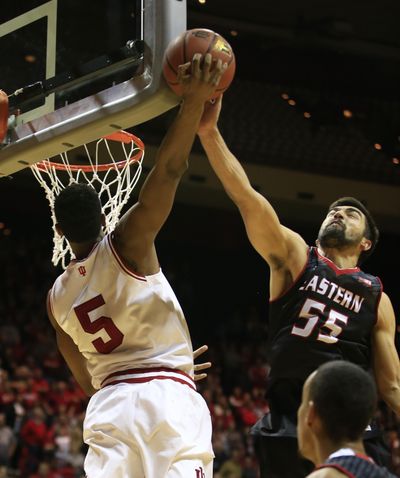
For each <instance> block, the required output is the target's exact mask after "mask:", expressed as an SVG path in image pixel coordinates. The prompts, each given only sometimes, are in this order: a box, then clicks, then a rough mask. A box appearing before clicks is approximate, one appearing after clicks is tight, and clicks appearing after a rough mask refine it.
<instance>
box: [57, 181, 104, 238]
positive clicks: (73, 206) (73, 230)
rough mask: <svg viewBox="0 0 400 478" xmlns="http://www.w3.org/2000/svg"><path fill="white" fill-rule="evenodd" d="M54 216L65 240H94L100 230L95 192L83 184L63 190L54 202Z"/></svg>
mask: <svg viewBox="0 0 400 478" xmlns="http://www.w3.org/2000/svg"><path fill="white" fill-rule="evenodd" d="M54 214H55V216H56V220H57V222H58V224H59V225H60V227H61V229H62V231H63V233H64V235H65V237H66V239H67V240H68V241H72V242H86V241H90V240H95V239H96V238H97V237H98V235H99V232H100V230H101V214H102V208H101V202H100V198H99V196H98V194H97V192H96V190H95V189H94V188H93V187H92V186H89V185H88V184H83V183H73V184H70V185H69V186H67V187H66V188H65V189H63V190H62V191H61V192H60V194H59V195H58V196H57V197H56V199H55V201H54Z"/></svg>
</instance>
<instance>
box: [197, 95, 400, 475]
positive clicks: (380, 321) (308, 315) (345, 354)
mask: <svg viewBox="0 0 400 478" xmlns="http://www.w3.org/2000/svg"><path fill="white" fill-rule="evenodd" d="M220 110H221V98H220V99H219V100H218V101H216V102H215V103H214V104H207V105H206V107H205V110H204V114H203V118H202V121H201V123H200V127H199V130H198V136H199V138H200V141H201V143H202V145H203V148H204V150H205V152H206V154H207V156H208V159H209V161H210V163H211V166H212V167H213V169H214V171H215V173H216V174H217V176H218V178H219V179H220V180H221V182H222V184H223V186H224V188H225V190H226V192H227V193H228V195H229V196H230V198H231V199H232V200H233V202H234V203H235V204H236V206H237V207H238V209H239V211H240V214H241V216H242V218H243V221H244V224H245V227H246V231H247V235H248V238H249V240H250V242H251V244H252V245H253V247H254V248H255V250H256V251H257V252H258V253H259V254H260V255H261V257H262V258H263V259H264V260H265V261H266V262H267V264H268V265H269V268H270V284H269V294H270V311H269V333H268V361H269V364H270V375H269V377H268V380H269V383H268V387H267V398H268V402H269V407H270V413H268V414H267V415H266V416H264V417H263V418H262V419H260V420H259V421H258V423H257V424H256V425H255V426H254V427H253V428H252V434H253V435H254V438H255V449H256V452H257V455H258V459H259V463H260V468H261V477H262V478H264V477H268V478H275V477H278V478H286V477H287V478H303V477H304V476H306V475H307V474H308V473H309V472H310V471H311V470H312V469H313V465H312V464H311V463H310V462H308V461H306V460H303V459H300V458H299V456H298V452H297V438H296V437H297V431H296V425H297V409H298V407H299V405H300V402H301V391H302V387H303V384H304V382H305V380H306V378H307V377H308V375H309V374H310V373H311V372H312V371H314V370H315V369H316V368H317V367H318V366H319V365H321V364H323V363H325V362H328V361H331V360H338V359H340V360H347V361H350V362H353V363H355V364H357V365H359V366H361V367H362V368H364V369H365V370H371V373H374V374H375V379H376V382H377V386H378V391H379V394H380V396H381V397H382V399H383V400H384V401H385V402H386V403H387V404H388V406H389V407H390V408H391V409H392V410H394V412H395V413H396V414H397V415H398V416H400V366H399V358H398V355H397V351H396V347H395V343H394V336H395V316H394V311H393V307H392V304H391V302H390V299H389V297H388V296H387V295H386V294H385V293H384V292H383V291H382V285H381V282H380V280H379V279H378V278H377V277H374V276H372V275H370V274H366V273H364V272H363V271H362V270H361V269H360V268H359V266H360V264H361V263H362V262H363V260H365V259H366V258H367V257H368V256H369V255H370V254H371V253H372V251H373V250H374V248H375V246H376V243H377V241H378V236H379V232H378V229H377V228H376V225H375V223H374V220H373V218H372V217H371V215H370V213H369V212H368V210H367V209H366V208H365V206H364V205H363V204H362V203H361V202H359V201H358V200H357V199H354V198H341V199H339V200H338V201H335V202H334V203H333V204H331V205H330V206H329V208H328V211H327V215H326V217H325V219H324V220H323V222H322V225H321V228H320V231H319V234H318V240H317V241H316V247H310V246H309V245H307V244H306V243H305V241H304V240H303V238H302V237H301V236H300V235H299V234H297V233H296V232H294V231H292V230H290V229H288V228H287V227H285V226H284V225H282V224H281V223H280V221H279V218H278V216H277V214H276V212H275V210H274V209H273V208H272V206H271V204H270V203H269V202H268V201H267V199H266V198H265V197H264V196H263V195H262V194H260V193H258V192H257V191H256V190H255V189H254V188H253V187H252V186H251V184H250V181H249V179H248V177H247V176H246V173H245V171H244V169H243V168H242V166H241V165H240V163H239V161H238V160H237V159H236V158H235V156H234V155H233V154H232V153H231V151H230V150H229V148H228V147H227V145H226V143H225V141H224V139H223V138H222V136H221V134H220V132H219V130H218V126H217V122H218V118H219V113H220ZM365 439H366V442H365V446H366V448H367V450H368V454H370V455H371V456H373V458H374V460H375V461H376V462H377V463H386V460H388V459H389V457H390V454H389V452H388V450H387V449H386V450H385V447H384V444H383V443H381V444H379V443H380V441H381V432H380V430H379V429H378V428H377V427H376V426H374V424H373V423H372V424H371V425H370V426H369V427H368V431H367V432H366V434H365ZM381 445H382V448H381V449H380V448H379V449H378V446H379V447H380V446H381ZM375 447H376V449H374V448H375Z"/></svg>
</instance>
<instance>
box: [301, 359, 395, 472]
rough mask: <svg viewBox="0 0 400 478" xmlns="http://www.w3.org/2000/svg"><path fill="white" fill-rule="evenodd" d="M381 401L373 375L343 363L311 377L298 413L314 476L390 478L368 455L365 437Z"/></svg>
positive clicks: (321, 369) (323, 367) (331, 364)
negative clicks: (378, 399) (313, 465)
mask: <svg viewBox="0 0 400 478" xmlns="http://www.w3.org/2000/svg"><path fill="white" fill-rule="evenodd" d="M376 403H377V394H376V387H375V383H374V381H373V379H372V378H371V375H370V374H368V373H367V372H365V371H364V370H363V369H362V368H361V367H359V366H357V365H354V364H352V363H350V362H346V361H343V360H340V361H337V360H335V361H332V362H328V363H325V364H324V365H321V366H320V367H319V368H318V369H317V370H316V371H315V372H312V373H311V375H310V376H309V377H308V378H307V380H306V382H305V384H304V386H303V394H302V401H301V405H300V408H299V410H298V437H299V449H300V452H301V453H302V455H303V456H305V457H307V458H308V459H309V460H311V461H312V462H313V463H315V465H316V468H315V471H314V472H312V473H311V474H310V475H309V478H344V477H346V476H347V477H351V478H391V477H394V475H392V474H390V473H389V471H388V470H387V469H386V468H383V467H380V466H378V465H376V464H375V463H374V461H373V460H372V459H371V458H370V457H369V456H367V455H366V453H365V449H364V446H363V442H362V439H363V433H364V430H365V428H366V426H367V425H368V423H369V421H370V419H371V417H372V415H373V413H374V411H375V409H376Z"/></svg>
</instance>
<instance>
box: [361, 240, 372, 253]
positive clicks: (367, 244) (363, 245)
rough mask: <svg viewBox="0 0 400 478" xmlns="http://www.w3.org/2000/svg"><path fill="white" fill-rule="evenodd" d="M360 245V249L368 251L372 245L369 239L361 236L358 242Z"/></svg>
mask: <svg viewBox="0 0 400 478" xmlns="http://www.w3.org/2000/svg"><path fill="white" fill-rule="evenodd" d="M360 246H361V250H362V251H369V250H370V249H371V247H372V241H370V240H369V239H367V238H366V237H363V238H362V239H361V243H360Z"/></svg>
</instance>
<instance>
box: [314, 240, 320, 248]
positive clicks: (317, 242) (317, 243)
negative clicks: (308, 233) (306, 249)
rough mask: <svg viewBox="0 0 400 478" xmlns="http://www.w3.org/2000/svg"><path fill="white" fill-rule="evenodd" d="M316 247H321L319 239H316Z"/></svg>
mask: <svg viewBox="0 0 400 478" xmlns="http://www.w3.org/2000/svg"><path fill="white" fill-rule="evenodd" d="M315 245H316V246H317V247H319V240H318V239H315Z"/></svg>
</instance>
